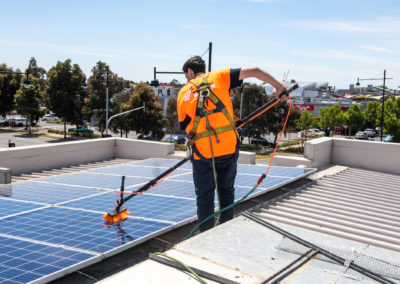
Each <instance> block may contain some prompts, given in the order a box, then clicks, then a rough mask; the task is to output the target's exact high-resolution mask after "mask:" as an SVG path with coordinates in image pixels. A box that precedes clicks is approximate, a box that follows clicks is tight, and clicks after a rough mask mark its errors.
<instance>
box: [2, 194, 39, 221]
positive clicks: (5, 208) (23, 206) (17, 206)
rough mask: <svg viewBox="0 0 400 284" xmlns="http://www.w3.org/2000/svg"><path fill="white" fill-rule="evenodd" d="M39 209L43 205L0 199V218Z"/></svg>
mask: <svg viewBox="0 0 400 284" xmlns="http://www.w3.org/2000/svg"><path fill="white" fill-rule="evenodd" d="M39 207H43V205H38V204H34V203H27V202H19V201H15V200H7V199H3V198H0V217H4V216H8V215H13V214H16V213H21V212H25V211H29V210H32V209H36V208H39Z"/></svg>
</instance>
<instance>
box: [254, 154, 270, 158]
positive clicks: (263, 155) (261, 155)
mask: <svg viewBox="0 0 400 284" xmlns="http://www.w3.org/2000/svg"><path fill="white" fill-rule="evenodd" d="M271 157H272V154H258V155H256V159H269V158H271Z"/></svg>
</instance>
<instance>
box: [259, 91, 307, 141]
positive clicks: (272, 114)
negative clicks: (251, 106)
mask: <svg viewBox="0 0 400 284" xmlns="http://www.w3.org/2000/svg"><path fill="white" fill-rule="evenodd" d="M274 98H275V93H273V94H272V95H271V96H269V98H268V100H272V99H274ZM288 111H289V101H285V102H280V103H278V104H277V105H275V106H274V107H272V108H271V109H270V110H268V111H267V112H266V114H265V115H264V118H265V121H266V123H267V131H268V132H270V133H272V134H273V135H274V144H276V143H277V139H278V135H280V133H281V132H282V129H283V126H284V123H285V121H286V117H287V113H288ZM300 116H301V114H300V111H299V110H298V109H297V108H295V107H291V109H290V114H289V118H288V121H287V123H286V128H285V133H287V131H288V129H291V128H296V126H297V123H296V122H297V120H298V119H299V118H300Z"/></svg>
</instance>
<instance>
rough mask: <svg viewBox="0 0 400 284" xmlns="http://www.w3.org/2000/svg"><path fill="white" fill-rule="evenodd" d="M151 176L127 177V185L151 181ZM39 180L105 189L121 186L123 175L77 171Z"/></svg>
mask: <svg viewBox="0 0 400 284" xmlns="http://www.w3.org/2000/svg"><path fill="white" fill-rule="evenodd" d="M149 180H150V179H149V178H142V177H127V178H126V179H125V186H132V185H137V184H141V183H144V182H147V181H149ZM39 181H46V182H53V183H59V184H69V185H77V186H79V185H80V186H89V187H97V188H105V189H118V188H120V186H121V175H109V174H97V173H90V172H85V173H75V174H66V175H60V176H53V177H45V178H40V179H39Z"/></svg>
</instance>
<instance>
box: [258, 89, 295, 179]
mask: <svg viewBox="0 0 400 284" xmlns="http://www.w3.org/2000/svg"><path fill="white" fill-rule="evenodd" d="M289 102H290V104H289V110H288V113H287V115H286V120H285V123H284V124H283V128H282V132H281V134H280V135H279V139H278V143H276V145H275V149H274V152H273V153H272V156H271V159H270V160H269V165H268V169H267V171H266V172H265V175H267V174H268V171H269V169H270V167H271V164H272V160H273V159H274V156H275V153H276V150H277V149H278V145H279V142H280V141H281V138H282V134H283V132H284V131H285V128H286V123H287V122H288V120H289V115H290V110H291V108H292V99H291V98H290V96H289ZM274 105H275V104H274Z"/></svg>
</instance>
